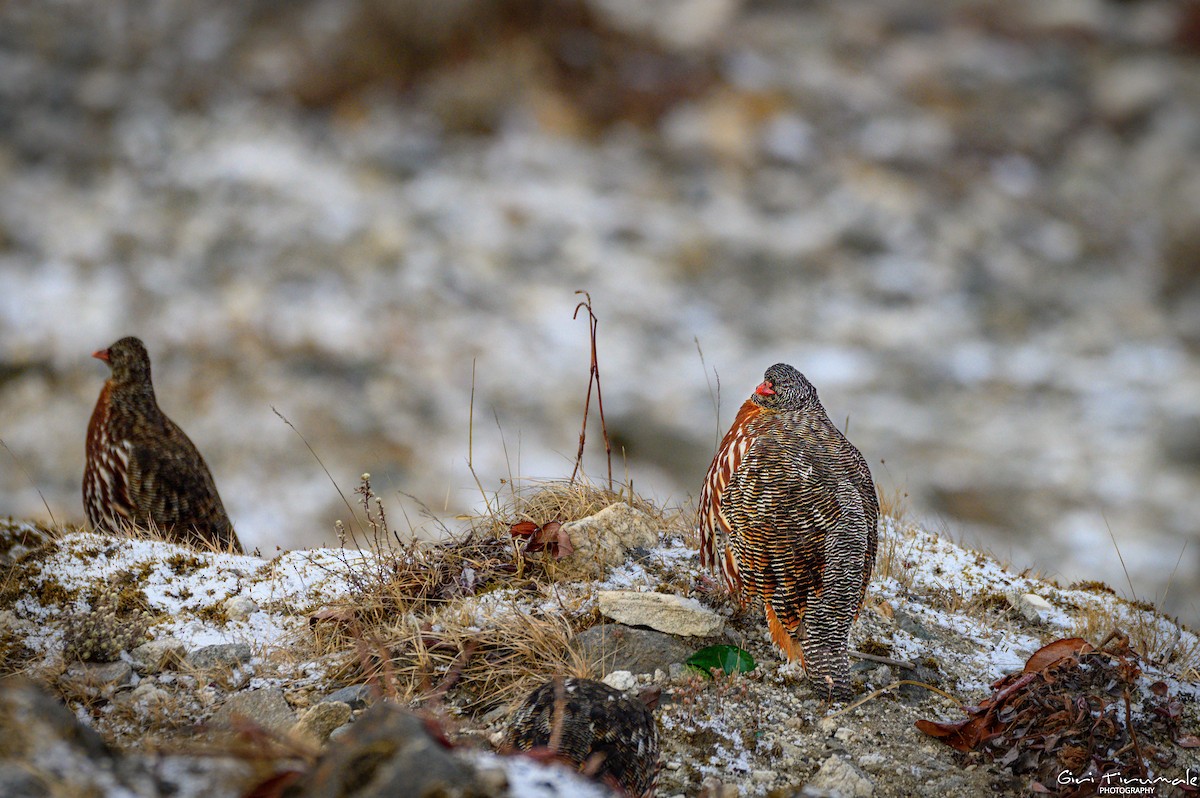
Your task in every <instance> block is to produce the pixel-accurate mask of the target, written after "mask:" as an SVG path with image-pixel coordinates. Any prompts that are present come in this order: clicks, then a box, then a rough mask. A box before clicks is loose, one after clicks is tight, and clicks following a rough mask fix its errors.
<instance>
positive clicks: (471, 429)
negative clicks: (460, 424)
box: [467, 358, 493, 515]
mask: <svg viewBox="0 0 1200 798" xmlns="http://www.w3.org/2000/svg"><path fill="white" fill-rule="evenodd" d="M467 469H468V470H469V471H470V472H471V476H472V477H474V478H475V484H476V486H478V487H479V493H480V495H481V496H483V505H484V507H486V508H487V511H488V515H493V512H492V503H491V501H489V500H488V495H487V491H486V490H484V489H483V483H482V482H481V481H480V480H479V474H477V473H475V358H471V404H470V406H469V407H468V409H467Z"/></svg>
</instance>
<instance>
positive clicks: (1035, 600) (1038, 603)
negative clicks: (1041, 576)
mask: <svg viewBox="0 0 1200 798" xmlns="http://www.w3.org/2000/svg"><path fill="white" fill-rule="evenodd" d="M1005 598H1006V599H1007V600H1008V604H1009V606H1010V607H1012V608H1013V609H1014V610H1016V611H1017V612H1019V613H1020V614H1021V617H1022V618H1024V619H1025V620H1027V621H1029V622H1030V623H1032V624H1043V623H1045V622H1046V618H1047V617H1048V616H1049V614H1050V610H1051V607H1050V602H1048V601H1046V600H1045V599H1044V598H1042V597H1041V596H1039V595H1037V594H1036V593H1019V592H1012V593H1009V594H1007V595H1006V596H1005Z"/></svg>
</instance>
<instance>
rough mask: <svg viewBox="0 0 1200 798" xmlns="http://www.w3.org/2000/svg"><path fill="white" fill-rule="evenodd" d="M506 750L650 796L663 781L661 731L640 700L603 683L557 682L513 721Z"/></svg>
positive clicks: (532, 696) (530, 700) (569, 679)
mask: <svg viewBox="0 0 1200 798" xmlns="http://www.w3.org/2000/svg"><path fill="white" fill-rule="evenodd" d="M504 747H505V748H508V749H512V750H519V751H538V750H542V751H546V752H548V753H550V754H552V755H553V756H554V757H555V758H556V759H561V760H563V761H565V762H567V763H569V764H570V765H573V766H574V767H576V768H578V769H579V770H580V771H581V772H583V773H586V774H588V775H590V776H591V777H592V778H595V779H597V780H600V781H605V782H607V783H608V784H609V785H610V786H616V787H618V788H620V789H621V790H624V792H625V794H626V795H630V796H651V795H653V794H654V788H655V784H656V782H657V780H658V725H657V724H656V723H655V721H654V713H653V712H652V711H651V710H650V708H649V707H647V706H646V704H645V703H644V702H642V701H640V700H639V699H637V698H629V697H626V696H625V694H624V693H622V692H621V691H620V690H615V689H613V688H612V687H609V686H608V685H606V684H604V683H603V682H596V681H592V680H591V679H578V678H574V677H569V676H568V677H564V676H555V677H553V678H551V679H550V680H549V681H547V682H545V683H543V684H542V685H541V686H540V687H538V688H537V689H535V690H534V691H533V692H532V693H530V694H529V696H528V697H527V698H526V699H525V702H524V703H523V704H522V705H521V707H520V709H518V710H517V712H516V713H515V714H514V715H513V717H512V720H511V721H510V725H509V728H508V733H507V735H506V737H505V746H504Z"/></svg>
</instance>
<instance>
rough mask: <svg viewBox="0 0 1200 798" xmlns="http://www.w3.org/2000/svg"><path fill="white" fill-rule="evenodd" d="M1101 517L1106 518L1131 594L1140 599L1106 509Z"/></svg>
mask: <svg viewBox="0 0 1200 798" xmlns="http://www.w3.org/2000/svg"><path fill="white" fill-rule="evenodd" d="M1100 517H1101V518H1103V519H1104V526H1105V527H1106V528H1107V529H1108V536H1109V537H1110V538H1112V542H1113V548H1114V549H1116V550H1117V559H1118V560H1120V561H1121V570H1122V571H1124V572H1125V581H1126V582H1127V583H1128V584H1129V595H1130V596H1132V597H1133V600H1134V601H1137V600H1138V597H1137V591H1136V590H1134V589H1133V580H1132V579H1130V578H1129V569H1128V568H1126V567H1125V558H1124V557H1122V556H1121V547H1120V546H1118V545H1117V536H1116V535H1114V534H1113V531H1112V527H1111V526H1109V524H1108V516H1106V515H1105V514H1104V511H1103V510H1101V511H1100Z"/></svg>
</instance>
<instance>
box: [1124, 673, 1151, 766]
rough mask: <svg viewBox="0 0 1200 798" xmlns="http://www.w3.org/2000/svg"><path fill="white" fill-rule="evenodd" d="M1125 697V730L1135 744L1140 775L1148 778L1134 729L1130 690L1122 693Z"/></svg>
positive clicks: (1134, 751) (1134, 749)
mask: <svg viewBox="0 0 1200 798" xmlns="http://www.w3.org/2000/svg"><path fill="white" fill-rule="evenodd" d="M1121 692H1122V693H1123V694H1124V696H1125V728H1126V729H1127V730H1128V731H1129V741H1130V742H1131V743H1133V753H1134V755H1135V756H1137V766H1138V775H1140V776H1141V777H1142V778H1143V779H1144V778H1146V775H1147V774H1146V760H1145V759H1144V758H1143V757H1142V746H1141V745H1139V744H1138V738H1137V732H1136V731H1134V729H1133V711H1132V710H1131V709H1130V707H1129V688H1128V687H1126V688H1125V689H1124V690H1122V691H1121Z"/></svg>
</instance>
